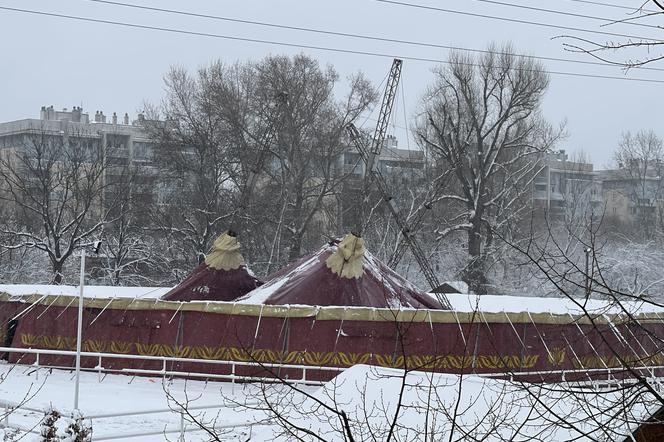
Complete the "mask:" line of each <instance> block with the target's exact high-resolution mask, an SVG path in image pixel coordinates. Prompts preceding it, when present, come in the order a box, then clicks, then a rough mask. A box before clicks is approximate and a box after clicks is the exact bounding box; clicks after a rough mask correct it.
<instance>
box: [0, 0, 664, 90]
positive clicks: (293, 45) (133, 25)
mask: <svg viewBox="0 0 664 442" xmlns="http://www.w3.org/2000/svg"><path fill="white" fill-rule="evenodd" d="M0 10H4V11H11V12H18V13H23V14H32V15H41V16H47V17H56V18H64V19H68V20H76V21H84V22H90V23H101V24H108V25H115V26H123V27H127V28H134V29H143V30H151V31H162V32H169V33H173V34H182V35H193V36H198V37H210V38H219V39H225V40H233V41H244V42H250V43H261V44H269V45H276V46H285V47H291V48H299V49H311V50H318V51H326V52H338V53H343V54H353V55H365V56H371V57H382V58H401V59H404V60H410V61H421V62H427V63H442V64H450V62H449V61H447V60H442V59H435V58H425V57H414V56H408V55H401V54H387V53H380V52H371V51H360V50H355V49H341V48H334V47H327V46H316V45H308V44H302V43H289V42H280V41H275V40H266V39H258V38H249V37H238V36H235V35H223V34H213V33H208V32H199V31H188V30H184V29H176V28H167V27H161V26H150V25H142V24H138V23H128V22H120V21H114V20H104V19H98V18H91V17H80V16H75V15H68V14H58V13H54V12H46V11H35V10H30V9H21V8H11V7H7V6H0ZM460 64H463V65H466V66H472V67H481V65H479V64H476V63H460ZM513 69H514V70H517V71H523V72H533V71H541V72H543V73H546V74H550V75H562V76H568V77H579V78H596V79H606V80H623V81H632V82H643V83H664V80H656V79H649V78H632V77H617V76H612V75H598V74H584V73H580V72H567V71H552V70H544V69H541V70H540V69H523V68H513Z"/></svg>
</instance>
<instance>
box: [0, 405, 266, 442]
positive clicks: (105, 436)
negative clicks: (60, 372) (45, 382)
mask: <svg viewBox="0 0 664 442" xmlns="http://www.w3.org/2000/svg"><path fill="white" fill-rule="evenodd" d="M259 404H260V402H258V401H247V402H243V403H224V404H219V405H195V406H188V407H187V408H186V411H187V412H195V411H202V410H218V409H223V408H235V407H238V406H244V407H254V406H257V405H259ZM0 409H3V410H4V411H3V415H2V420H1V421H0V428H11V429H15V430H19V431H21V432H24V433H30V434H37V435H39V434H40V423H41V421H42V420H43V419H44V417H45V416H46V415H47V414H48V413H49V412H50V410H48V409H38V408H33V407H28V406H26V405H25V404H18V403H15V402H10V401H5V400H0ZM15 410H22V411H29V412H32V413H36V414H38V415H39V416H41V417H40V418H39V420H38V421H37V423H36V424H35V425H33V426H32V427H30V426H25V425H21V424H18V423H13V422H10V419H9V416H10V415H11V414H12V412H14V411H15ZM164 413H176V414H179V415H180V420H179V424H178V425H166V426H164V427H163V428H161V429H159V430H156V429H155V430H142V431H140V430H139V431H131V432H116V433H101V434H99V435H97V434H94V436H93V440H94V441H104V440H117V439H130V438H135V437H142V436H155V435H161V434H164V435H166V434H173V433H177V434H178V440H179V441H183V440H184V435H185V434H187V433H194V432H199V431H206V430H220V429H228V428H243V427H252V426H254V425H256V424H257V422H254V421H241V422H226V423H222V424H219V423H216V424H215V425H214V428H207V429H204V428H201V427H200V426H199V425H193V424H190V423H188V422H187V420H186V418H185V410H183V409H182V410H178V409H176V408H157V409H149V410H135V411H121V412H117V413H104V414H93V415H88V416H83V418H84V419H85V420H89V421H90V424H91V425H92V423H93V422H94V421H98V420H101V419H112V418H118V417H129V416H144V415H153V414H164ZM61 414H62V415H63V416H68V417H70V418H72V419H73V418H74V413H72V412H61Z"/></svg>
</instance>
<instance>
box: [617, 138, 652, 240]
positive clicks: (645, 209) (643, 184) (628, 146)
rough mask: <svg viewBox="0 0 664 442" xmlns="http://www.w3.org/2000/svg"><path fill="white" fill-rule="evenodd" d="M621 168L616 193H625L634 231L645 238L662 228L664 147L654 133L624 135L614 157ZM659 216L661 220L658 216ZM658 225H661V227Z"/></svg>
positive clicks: (619, 168)
mask: <svg viewBox="0 0 664 442" xmlns="http://www.w3.org/2000/svg"><path fill="white" fill-rule="evenodd" d="M615 161H616V163H617V164H618V178H619V180H618V186H617V187H616V189H614V190H616V191H618V192H622V193H624V195H623V196H625V197H627V198H628V200H629V201H630V202H631V204H632V207H633V210H634V211H635V212H636V213H634V215H635V217H634V218H635V221H636V223H635V225H634V226H635V227H637V230H640V231H642V232H643V234H644V236H645V237H646V238H649V237H651V235H652V234H653V233H654V231H655V230H656V227H657V224H661V219H658V218H660V217H661V213H658V211H661V210H662V201H663V200H664V177H663V176H662V174H663V173H664V145H663V144H662V140H661V138H659V137H658V136H657V135H656V134H655V133H654V132H653V131H645V130H642V131H639V132H638V133H636V134H635V135H633V134H631V133H630V132H626V133H625V134H623V137H622V140H621V141H620V144H619V147H618V150H617V151H616V153H615ZM658 215H659V216H658ZM658 221H659V223H658Z"/></svg>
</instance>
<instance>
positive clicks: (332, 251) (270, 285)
mask: <svg viewBox="0 0 664 442" xmlns="http://www.w3.org/2000/svg"><path fill="white" fill-rule="evenodd" d="M237 302H242V303H250V304H273V305H274V304H278V305H285V304H291V305H292V304H302V305H318V306H331V305H334V306H355V307H358V306H362V307H377V308H429V309H440V308H441V306H440V304H439V303H438V302H437V301H436V300H435V299H433V298H432V297H431V296H429V295H427V294H426V293H424V292H421V291H420V290H419V289H418V288H417V287H415V286H414V285H413V284H411V283H410V282H408V281H407V280H406V279H404V278H403V277H401V276H400V275H398V274H397V273H396V272H394V271H393V270H392V269H390V268H389V267H387V266H386V265H385V264H383V263H382V262H380V261H379V260H378V259H377V258H376V257H374V256H373V255H372V254H371V253H369V252H368V251H366V250H365V248H364V241H363V240H362V238H359V237H357V236H355V235H352V234H349V235H346V237H345V238H344V239H343V240H342V241H341V242H337V241H333V242H331V243H329V244H326V245H325V246H323V247H322V248H321V249H320V250H318V251H317V252H315V253H313V254H311V255H308V256H305V257H304V258H302V259H301V260H300V261H298V262H296V263H294V264H292V265H290V266H288V267H286V268H284V269H282V270H280V271H278V272H276V273H275V274H274V275H272V277H271V278H270V279H269V280H268V281H267V282H266V283H265V285H263V286H262V287H259V288H257V289H255V290H253V291H252V292H250V293H248V294H247V295H246V296H244V297H242V298H240V299H238V300H237Z"/></svg>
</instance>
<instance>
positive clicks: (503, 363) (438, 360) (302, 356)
mask: <svg viewBox="0 0 664 442" xmlns="http://www.w3.org/2000/svg"><path fill="white" fill-rule="evenodd" d="M21 342H22V343H23V345H25V346H26V347H33V348H43V349H47V350H51V349H57V350H64V349H70V348H69V347H73V348H75V347H76V339H74V338H70V337H64V336H35V335H31V334H22V335H21ZM83 348H84V349H86V350H88V351H99V350H93V349H105V348H108V349H109V350H110V353H119V354H136V355H140V356H167V357H177V358H187V359H210V360H226V361H235V362H250V361H257V362H261V363H267V364H274V363H280V364H300V365H311V366H313V367H317V366H337V367H351V366H353V365H356V364H367V363H371V361H372V360H373V362H374V363H375V364H376V365H379V366H381V367H388V368H404V362H405V363H406V364H407V366H408V367H410V368H424V369H457V370H460V369H468V368H473V367H474V368H478V369H505V368H507V369H529V368H533V367H534V366H535V365H536V364H537V362H538V360H539V355H527V356H493V355H482V356H477V357H473V356H462V355H445V356H436V355H411V356H408V357H406V358H405V359H404V357H403V356H398V357H394V356H392V355H382V354H372V353H352V352H348V353H346V352H309V351H298V350H296V351H291V352H283V351H275V350H271V349H269V348H257V349H251V350H247V349H244V348H239V347H210V346H170V345H165V344H142V343H138V342H125V341H109V342H105V341H99V340H86V341H84V342H83Z"/></svg>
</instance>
